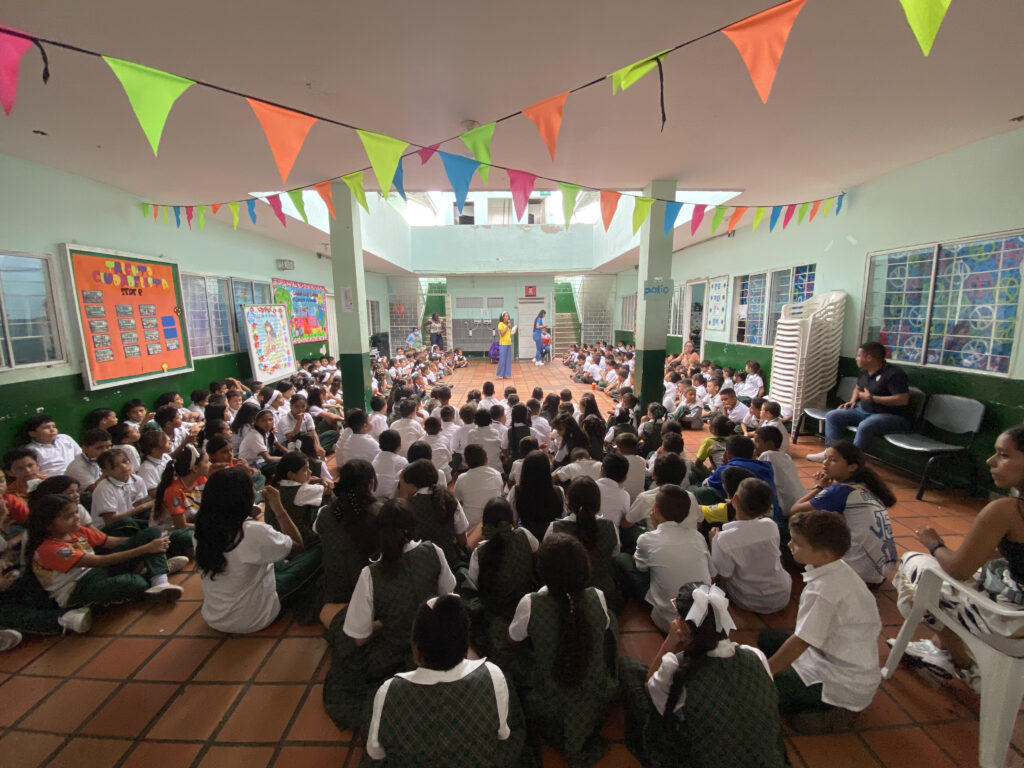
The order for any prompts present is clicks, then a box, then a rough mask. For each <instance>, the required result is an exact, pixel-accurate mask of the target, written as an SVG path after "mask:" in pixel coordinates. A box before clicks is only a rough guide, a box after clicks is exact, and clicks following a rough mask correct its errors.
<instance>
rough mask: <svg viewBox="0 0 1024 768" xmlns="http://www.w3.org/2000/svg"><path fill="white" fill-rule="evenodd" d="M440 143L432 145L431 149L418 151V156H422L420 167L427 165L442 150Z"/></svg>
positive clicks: (425, 148) (426, 148)
mask: <svg viewBox="0 0 1024 768" xmlns="http://www.w3.org/2000/svg"><path fill="white" fill-rule="evenodd" d="M440 146H441V145H440V143H438V144H431V145H430V146H429V147H424V148H423V149H417V150H416V154H417V155H419V156H420V165H426V164H427V161H428V160H429V159H430V158H432V157H433V156H434V153H435V152H437V150H438V149H439V148H440Z"/></svg>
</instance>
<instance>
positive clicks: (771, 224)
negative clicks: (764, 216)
mask: <svg viewBox="0 0 1024 768" xmlns="http://www.w3.org/2000/svg"><path fill="white" fill-rule="evenodd" d="M780 213H782V206H781V205H776V206H774V207H773V208H772V216H771V218H770V219H769V220H768V231H769V232H774V231H775V225H776V224H778V223H779V214H780Z"/></svg>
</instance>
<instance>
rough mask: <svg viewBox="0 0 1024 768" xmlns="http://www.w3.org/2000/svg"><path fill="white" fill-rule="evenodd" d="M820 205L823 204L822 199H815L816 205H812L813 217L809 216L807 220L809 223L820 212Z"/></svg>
mask: <svg viewBox="0 0 1024 768" xmlns="http://www.w3.org/2000/svg"><path fill="white" fill-rule="evenodd" d="M820 206H821V200H815V201H814V205H812V206H811V218H809V219H808V220H807V223H808V224H810V223H811V222H812V221H814V217H815V216H816V215H817V214H818V208H819V207H820Z"/></svg>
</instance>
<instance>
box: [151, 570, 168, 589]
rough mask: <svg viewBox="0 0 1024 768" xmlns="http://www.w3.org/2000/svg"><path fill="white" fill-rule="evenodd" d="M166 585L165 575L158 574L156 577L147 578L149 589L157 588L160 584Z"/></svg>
mask: <svg viewBox="0 0 1024 768" xmlns="http://www.w3.org/2000/svg"><path fill="white" fill-rule="evenodd" d="M166 583H167V574H166V573H160V574H157V575H156V576H150V577H149V586H151V587H159V586H160V585H161V584H166Z"/></svg>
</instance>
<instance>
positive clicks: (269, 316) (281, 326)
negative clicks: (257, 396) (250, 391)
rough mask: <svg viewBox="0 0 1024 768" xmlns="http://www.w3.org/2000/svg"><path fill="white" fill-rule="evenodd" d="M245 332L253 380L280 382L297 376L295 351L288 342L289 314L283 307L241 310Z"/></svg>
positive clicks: (289, 340) (253, 305) (281, 305)
mask: <svg viewBox="0 0 1024 768" xmlns="http://www.w3.org/2000/svg"><path fill="white" fill-rule="evenodd" d="M242 316H243V317H244V318H245V328H244V329H243V331H244V333H245V336H246V340H247V341H248V342H249V343H248V348H249V362H250V363H251V364H252V375H253V378H254V379H256V380H258V381H262V382H268V381H277V380H278V379H283V378H285V377H286V376H290V375H291V374H292V373H294V372H295V350H294V349H293V348H292V340H291V338H289V336H290V334H289V323H288V311H287V310H286V309H285V307H284V305H283V304H247V305H245V306H244V307H242Z"/></svg>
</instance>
